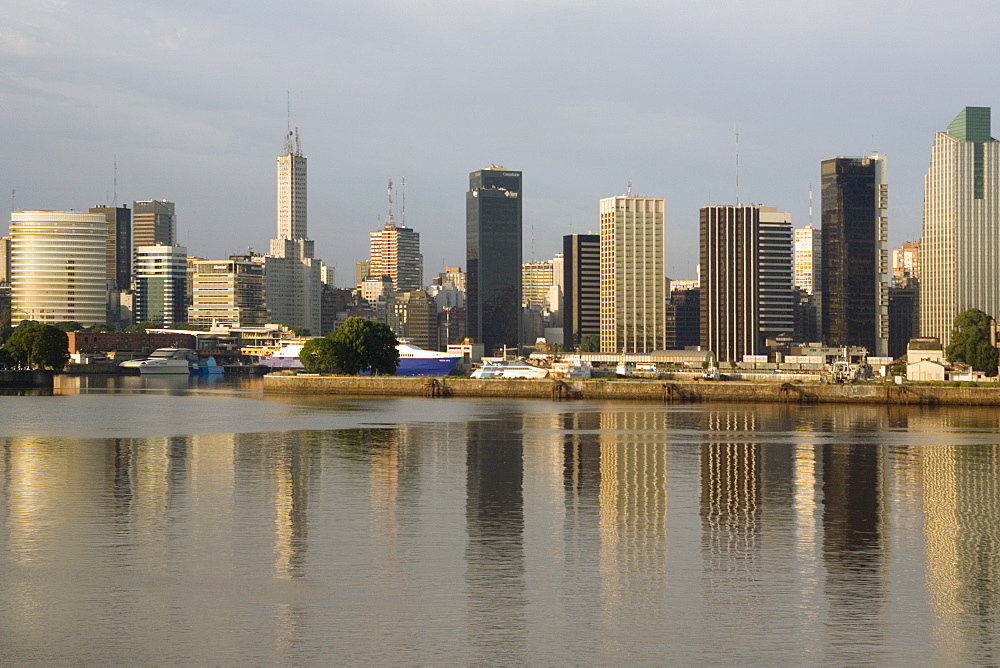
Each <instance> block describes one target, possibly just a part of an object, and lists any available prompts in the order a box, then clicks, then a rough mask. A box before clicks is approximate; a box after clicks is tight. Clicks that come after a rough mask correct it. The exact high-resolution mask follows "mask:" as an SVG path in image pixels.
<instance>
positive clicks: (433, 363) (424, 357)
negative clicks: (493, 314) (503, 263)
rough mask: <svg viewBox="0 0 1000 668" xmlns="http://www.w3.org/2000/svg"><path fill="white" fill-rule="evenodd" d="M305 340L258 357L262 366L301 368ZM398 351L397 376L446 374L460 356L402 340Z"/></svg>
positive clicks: (458, 360) (397, 348)
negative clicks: (425, 348) (426, 348)
mask: <svg viewBox="0 0 1000 668" xmlns="http://www.w3.org/2000/svg"><path fill="white" fill-rule="evenodd" d="M305 343H306V342H305V341H295V342H293V343H288V344H287V345H285V346H284V347H283V348H281V349H279V350H276V351H274V352H273V353H272V354H270V355H265V356H262V357H261V358H260V363H261V365H262V366H265V367H267V368H268V369H271V370H274V371H280V370H282V369H301V368H302V360H300V359H299V355H301V354H302V346H304V345H305ZM396 350H397V351H398V352H399V366H397V367H396V375H397V376H447V375H448V374H450V373H451V372H452V370H453V369H454V368H455V366H457V365H458V363H459V362H460V361H461V359H462V356H461V355H456V354H454V353H442V352H438V351H436V350H424V349H423V348H421V347H419V346H415V345H413V344H412V343H408V342H402V343H400V344H399V345H397V346H396Z"/></svg>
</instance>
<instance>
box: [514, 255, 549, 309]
mask: <svg viewBox="0 0 1000 668" xmlns="http://www.w3.org/2000/svg"><path fill="white" fill-rule="evenodd" d="M553 285H555V274H554V269H553V266H552V260H539V261H536V262H525V263H524V264H522V265H521V303H523V304H524V305H525V306H531V305H542V306H544V305H546V304H547V303H548V299H549V292H550V291H551V290H552V286H553Z"/></svg>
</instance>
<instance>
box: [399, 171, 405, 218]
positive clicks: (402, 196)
mask: <svg viewBox="0 0 1000 668" xmlns="http://www.w3.org/2000/svg"><path fill="white" fill-rule="evenodd" d="M399 226H400V227H406V177H405V176H404V177H403V182H402V183H401V184H399Z"/></svg>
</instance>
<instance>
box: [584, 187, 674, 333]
mask: <svg viewBox="0 0 1000 668" xmlns="http://www.w3.org/2000/svg"><path fill="white" fill-rule="evenodd" d="M664 209H665V202H664V200H663V199H655V198H652V197H643V196H640V195H633V194H632V185H631V183H630V184H629V187H628V190H627V191H626V192H625V194H623V195H618V196H616V197H606V198H604V199H602V200H601V202H600V212H601V279H600V280H601V350H602V351H603V352H616V353H622V352H625V353H651V352H653V351H654V350H665V349H666V347H667V299H668V297H669V296H670V286H669V283H670V279H668V278H667V274H666V250H667V235H666V220H665V216H664Z"/></svg>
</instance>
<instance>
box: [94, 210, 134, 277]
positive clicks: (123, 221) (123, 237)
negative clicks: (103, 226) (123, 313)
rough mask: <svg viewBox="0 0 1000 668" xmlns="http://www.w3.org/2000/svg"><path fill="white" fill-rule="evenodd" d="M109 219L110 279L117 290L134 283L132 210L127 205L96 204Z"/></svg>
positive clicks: (100, 211)
mask: <svg viewBox="0 0 1000 668" xmlns="http://www.w3.org/2000/svg"><path fill="white" fill-rule="evenodd" d="M90 213H99V214H101V215H103V216H104V217H105V218H106V219H107V221H108V280H111V281H114V282H115V289H116V290H127V289H128V288H129V286H130V285H131V284H132V211H131V210H130V209H129V208H128V207H127V206H94V207H91V208H90Z"/></svg>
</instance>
